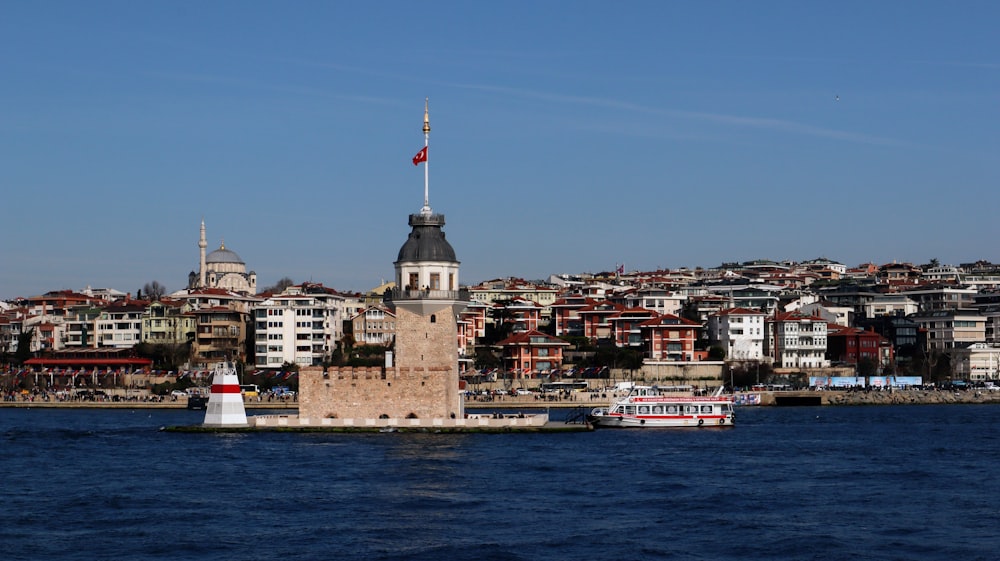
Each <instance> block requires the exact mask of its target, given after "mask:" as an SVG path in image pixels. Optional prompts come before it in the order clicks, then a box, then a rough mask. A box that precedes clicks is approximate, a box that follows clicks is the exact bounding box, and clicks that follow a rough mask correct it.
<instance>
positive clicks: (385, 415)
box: [378, 413, 389, 419]
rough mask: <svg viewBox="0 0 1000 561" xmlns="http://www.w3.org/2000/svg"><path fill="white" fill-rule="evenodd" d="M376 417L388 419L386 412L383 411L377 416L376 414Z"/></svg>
mask: <svg viewBox="0 0 1000 561" xmlns="http://www.w3.org/2000/svg"><path fill="white" fill-rule="evenodd" d="M378 418H379V419H388V418H389V415H387V414H385V413H382V414H381V415H379V416H378Z"/></svg>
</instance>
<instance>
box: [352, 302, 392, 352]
mask: <svg viewBox="0 0 1000 561" xmlns="http://www.w3.org/2000/svg"><path fill="white" fill-rule="evenodd" d="M351 327H352V328H353V329H354V344H356V345H388V344H389V343H391V342H392V340H393V337H395V336H396V315H395V314H393V313H392V312H390V311H389V310H387V309H386V308H385V306H371V307H369V308H366V309H364V310H362V311H361V312H358V313H357V314H355V315H354V317H352V318H351Z"/></svg>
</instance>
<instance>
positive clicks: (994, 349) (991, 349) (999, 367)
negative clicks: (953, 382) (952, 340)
mask: <svg viewBox="0 0 1000 561" xmlns="http://www.w3.org/2000/svg"><path fill="white" fill-rule="evenodd" d="M951 356H952V364H953V365H954V368H955V376H956V377H957V378H959V379H961V380H972V381H973V382H982V381H985V380H994V381H996V380H1000V345H997V344H991V343H972V344H970V345H969V346H967V347H964V348H956V349H953V350H952V351H951Z"/></svg>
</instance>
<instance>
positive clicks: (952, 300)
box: [0, 226, 1000, 381]
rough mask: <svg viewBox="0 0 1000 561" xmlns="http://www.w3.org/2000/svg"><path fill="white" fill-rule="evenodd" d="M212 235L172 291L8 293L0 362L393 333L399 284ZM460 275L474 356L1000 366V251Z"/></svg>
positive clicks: (193, 364)
mask: <svg viewBox="0 0 1000 561" xmlns="http://www.w3.org/2000/svg"><path fill="white" fill-rule="evenodd" d="M206 245H207V242H206V241H205V236H204V226H202V237H201V242H200V251H201V254H200V258H199V262H200V263H199V268H198V270H196V271H193V272H192V273H191V274H190V275H189V278H188V281H189V282H188V286H187V287H186V288H184V289H183V290H180V291H177V292H173V293H170V294H163V295H158V294H152V295H143V294H136V295H135V296H133V295H132V294H131V293H126V292H120V291H118V290H114V289H110V288H105V289H94V288H90V287H86V288H84V289H81V290H78V291H76V290H57V291H50V292H43V293H40V295H38V296H32V297H28V298H18V299H15V300H10V301H6V302H0V368H9V367H10V365H20V364H22V363H23V362H24V361H25V359H26V358H44V357H59V356H72V355H73V353H77V354H79V353H80V352H82V351H96V350H108V351H111V350H114V351H115V352H116V353H119V354H121V353H130V352H133V353H136V352H140V351H142V352H148V351H149V349H150V348H151V347H158V348H172V349H174V350H175V351H176V352H179V353H180V355H179V356H180V357H181V359H182V363H181V364H179V365H177V366H178V367H180V368H186V369H208V368H209V367H210V365H211V364H212V363H214V362H217V361H220V360H225V359H229V360H237V361H239V362H242V363H243V364H245V365H247V367H249V368H256V369H281V368H283V367H286V366H287V365H298V366H320V365H327V364H330V363H331V361H334V360H335V359H336V358H337V357H343V356H345V354H346V353H347V352H349V350H350V349H352V348H356V347H357V346H360V345H364V346H367V347H370V348H376V349H377V348H384V349H385V350H391V349H392V347H393V344H394V339H395V329H396V325H395V321H394V320H395V310H394V309H393V307H392V303H391V301H388V300H386V299H384V298H383V295H384V294H385V293H386V291H391V289H392V288H394V287H393V283H386V284H383V285H382V286H379V287H376V288H373V289H372V290H371V291H369V292H368V293H350V292H342V291H338V290H336V289H334V288H329V287H326V286H323V285H322V284H321V283H311V282H310V283H301V284H290V285H287V286H276V287H272V288H270V289H264V290H262V291H258V290H257V289H256V275H255V274H254V273H252V272H247V271H246V268H245V265H244V264H243V262H242V261H241V260H240V259H239V257H238V256H237V255H236V254H235V252H233V251H232V250H230V249H226V248H225V246H224V245H220V247H219V249H218V250H216V251H214V252H212V253H207V252H206V250H205V246H206ZM462 289H463V290H466V291H468V294H469V296H470V304H469V306H468V307H467V308H466V309H465V310H464V311H463V312H462V313H461V314H460V317H459V318H458V333H456V339H455V341H456V345H457V346H458V350H459V353H458V354H459V360H460V362H461V364H462V367H463V368H464V369H466V370H470V371H471V370H473V369H477V370H486V369H495V368H500V369H505V370H508V371H511V372H516V374H517V376H524V377H536V376H552V375H564V376H566V375H572V374H571V373H570V371H569V369H570V368H577V367H580V368H584V367H591V366H599V365H594V364H591V363H587V361H591V360H593V359H594V357H595V356H596V355H601V354H602V352H603V353H604V356H619V357H624V356H626V355H627V356H629V357H636V359H637V360H640V361H642V362H643V363H647V364H653V363H674V364H684V363H696V362H703V361H707V360H709V358H710V357H712V359H713V360H720V359H721V360H723V361H725V363H726V364H727V365H729V366H731V367H746V366H747V365H753V366H757V365H760V364H766V365H769V366H771V367H773V368H775V369H780V370H785V371H798V372H810V371H813V370H817V369H825V368H830V367H839V368H847V369H849V370H850V369H853V370H855V371H857V372H861V371H862V370H867V371H868V373H871V374H875V373H876V372H877V373H881V374H897V373H898V374H901V375H902V374H903V373H906V374H910V375H919V376H922V377H923V378H925V379H947V378H954V379H959V378H961V379H967V380H970V381H985V380H998V379H1000V329H998V325H1000V266H997V265H994V264H992V263H989V262H986V261H977V262H975V263H963V264H959V265H944V264H941V263H938V262H937V261H936V260H932V262H930V263H927V264H923V265H915V264H912V263H901V262H892V263H885V264H881V265H877V264H874V263H864V264H861V265H858V266H855V267H850V266H847V265H845V264H842V263H838V262H836V261H833V260H831V259H827V258H825V257H820V258H816V259H811V260H808V261H803V262H792V261H770V260H754V261H747V262H742V263H724V264H721V265H719V266H718V267H712V268H701V267H696V268H694V269H689V268H680V269H671V270H667V269H663V270H653V271H637V270H632V271H626V270H625V269H624V267H620V266H618V267H616V268H614V269H612V270H610V271H604V272H599V273H577V274H556V275H552V276H550V277H549V278H548V279H545V280H526V279H520V278H513V277H509V278H496V279H491V280H488V281H483V282H480V283H478V284H475V285H470V286H464V287H462ZM609 352H610V354H608V353H609ZM615 353H617V354H615ZM622 353H625V354H622ZM116 356H117V355H116ZM491 356H492V357H493V359H492V361H491V359H490V357H491ZM621 360H625V359H621ZM490 362H493V363H492V364H487V363H490ZM35 363H39V362H38V361H35ZM41 363H44V361H41Z"/></svg>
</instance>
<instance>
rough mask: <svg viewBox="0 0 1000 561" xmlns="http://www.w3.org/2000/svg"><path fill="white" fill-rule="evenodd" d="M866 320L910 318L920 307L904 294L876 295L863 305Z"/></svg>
mask: <svg viewBox="0 0 1000 561" xmlns="http://www.w3.org/2000/svg"><path fill="white" fill-rule="evenodd" d="M861 307H862V309H863V310H864V313H865V317H866V318H877V317H881V316H895V315H903V316H908V315H910V314H915V313H917V312H918V311H919V310H920V305H919V304H917V302H916V301H915V300H913V299H911V298H908V297H906V296H904V295H902V294H875V295H873V296H872V297H871V299H869V300H868V301H867V302H865V303H863V304H862V305H861Z"/></svg>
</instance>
